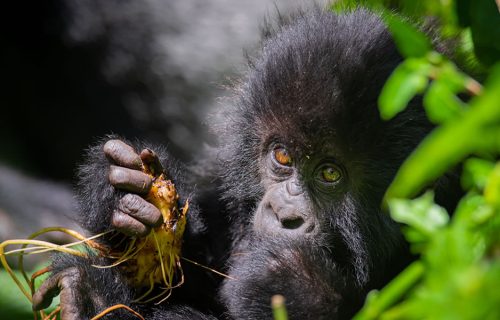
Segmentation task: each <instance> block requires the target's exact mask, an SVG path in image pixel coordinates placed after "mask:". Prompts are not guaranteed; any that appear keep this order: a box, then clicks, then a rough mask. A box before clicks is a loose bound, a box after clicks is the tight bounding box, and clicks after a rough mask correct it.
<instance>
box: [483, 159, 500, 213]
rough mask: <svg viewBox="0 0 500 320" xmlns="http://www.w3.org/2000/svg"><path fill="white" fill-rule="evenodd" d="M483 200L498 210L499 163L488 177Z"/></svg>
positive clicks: (499, 198) (499, 205) (499, 197)
mask: <svg viewBox="0 0 500 320" xmlns="http://www.w3.org/2000/svg"><path fill="white" fill-rule="evenodd" d="M484 198H485V199H486V201H487V202H488V203H489V204H491V205H492V206H494V207H496V208H500V162H499V163H497V165H496V166H495V168H494V169H493V170H492V172H491V174H490V175H489V177H488V183H487V184H486V186H485V188H484Z"/></svg>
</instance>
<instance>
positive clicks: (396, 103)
mask: <svg viewBox="0 0 500 320" xmlns="http://www.w3.org/2000/svg"><path fill="white" fill-rule="evenodd" d="M431 67H432V66H431V65H430V64H429V63H428V62H427V60H425V59H417V58H413V59H412V58H409V59H407V60H405V61H404V62H403V63H401V64H400V65H399V66H398V67H397V68H396V69H395V70H394V72H393V73H392V75H391V76H390V78H389V79H388V80H387V82H386V83H385V85H384V87H383V89H382V92H381V93H380V96H379V100H378V103H379V106H380V115H381V117H382V119H384V120H388V119H391V118H393V117H394V116H396V115H397V114H398V113H399V112H401V111H402V110H404V108H405V107H406V105H407V104H408V102H410V100H411V99H412V98H413V97H414V96H415V95H416V94H418V93H422V92H423V91H424V90H425V88H426V87H427V83H428V74H429V72H430V70H431Z"/></svg>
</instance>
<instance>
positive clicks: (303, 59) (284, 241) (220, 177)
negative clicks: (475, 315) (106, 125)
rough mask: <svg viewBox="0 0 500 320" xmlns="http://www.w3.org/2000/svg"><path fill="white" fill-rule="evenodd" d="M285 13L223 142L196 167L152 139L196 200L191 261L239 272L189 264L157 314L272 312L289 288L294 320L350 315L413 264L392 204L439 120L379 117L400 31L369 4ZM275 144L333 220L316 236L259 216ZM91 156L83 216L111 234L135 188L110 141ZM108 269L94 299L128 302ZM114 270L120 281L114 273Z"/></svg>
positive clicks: (91, 275) (254, 66)
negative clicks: (127, 187)
mask: <svg viewBox="0 0 500 320" xmlns="http://www.w3.org/2000/svg"><path fill="white" fill-rule="evenodd" d="M282 21H285V22H286V23H283V24H282V25H281V26H279V27H278V28H277V29H276V30H275V31H273V32H271V31H267V32H264V34H266V36H269V37H268V38H267V39H266V40H264V42H263V46H262V50H261V52H260V55H259V56H258V57H256V58H253V59H252V62H251V63H250V67H249V70H248V73H247V75H246V78H245V80H244V81H243V82H242V83H241V84H240V85H239V86H237V87H236V89H235V96H234V100H233V101H232V103H231V104H227V106H225V107H224V108H223V110H222V111H221V112H220V114H221V115H220V116H219V117H218V118H217V117H216V119H218V121H217V123H215V125H214V127H215V128H216V129H215V132H216V135H217V136H218V137H219V138H220V143H219V145H218V146H216V147H213V148H210V149H208V151H207V153H206V154H205V155H203V156H200V157H199V159H201V160H200V161H198V162H197V163H196V164H195V165H193V166H191V167H189V168H181V167H179V166H178V164H176V162H175V161H173V160H172V159H171V158H170V157H169V156H168V155H167V153H166V152H164V150H163V149H162V148H158V147H153V146H148V147H150V148H151V149H153V150H155V151H156V152H157V153H158V154H159V155H160V157H161V159H162V163H163V164H164V166H165V167H166V168H168V171H169V173H170V175H171V176H172V177H173V178H174V181H175V182H176V184H177V186H178V187H179V192H180V194H181V195H182V196H184V197H185V198H186V197H188V198H190V201H191V208H192V209H191V211H190V212H189V223H190V226H191V227H190V229H189V230H188V231H187V233H186V235H185V242H184V249H183V250H184V252H183V256H185V257H187V258H189V259H192V260H195V261H197V262H200V263H203V264H205V265H208V266H212V267H214V268H216V269H218V270H221V271H225V272H227V273H228V274H229V275H230V276H232V277H234V278H236V280H231V279H225V280H224V281H221V278H219V277H218V276H216V275H214V274H212V273H210V272H208V271H205V270H202V269H199V268H197V267H195V266H192V265H190V264H188V263H187V262H185V261H183V266H184V272H185V275H186V284H185V285H184V286H182V287H181V288H179V289H175V290H174V292H173V295H172V297H171V298H170V299H169V300H168V301H166V302H165V303H164V304H162V305H160V306H151V307H149V306H136V307H137V308H138V309H140V310H141V312H142V313H143V314H144V315H146V316H148V317H151V318H152V319H153V318H154V319H167V318H170V317H175V318H183V317H184V318H196V317H201V318H203V317H205V316H206V317H210V315H213V316H215V317H220V318H238V319H266V318H271V310H270V298H271V296H272V295H274V294H282V295H283V296H285V298H286V301H287V308H288V311H289V315H290V318H291V319H335V318H347V317H350V316H352V314H353V313H354V311H355V310H357V309H358V308H359V307H360V306H361V304H362V302H363V299H364V295H365V294H366V292H367V291H368V290H369V289H372V288H375V287H380V286H381V285H382V284H384V283H385V282H386V281H387V280H388V279H390V278H391V277H392V276H393V275H394V274H395V273H396V272H398V271H400V270H401V269H402V267H403V266H404V265H405V264H406V263H408V261H409V260H410V255H409V254H408V252H407V247H406V244H405V242H404V240H403V238H402V236H401V234H400V232H399V228H398V226H397V225H396V224H395V223H394V222H393V221H391V220H390V219H389V218H388V216H387V215H385V214H383V213H382V212H381V210H380V202H381V199H382V196H383V193H384V191H385V189H386V188H387V186H388V185H389V183H390V181H391V179H392V178H393V176H394V174H395V172H396V170H397V168H398V166H399V165H400V164H401V162H402V161H403V160H404V158H405V157H406V156H407V155H408V154H409V152H410V151H411V150H412V149H413V148H414V147H415V146H416V145H417V143H418V142H419V141H420V140H421V139H422V137H423V136H424V135H425V134H426V133H427V132H428V131H429V130H430V129H431V126H430V124H429V123H428V122H427V121H426V119H425V116H424V114H423V111H422V109H421V106H420V101H419V100H418V99H415V100H414V101H412V103H411V104H410V106H409V108H408V109H407V110H406V111H405V112H403V113H401V114H400V115H399V116H397V117H396V118H395V119H393V120H391V121H388V122H384V121H382V120H380V118H379V115H378V110H377V98H378V95H379V93H380V90H381V88H382V85H383V84H384V82H385V80H386V79H387V78H388V76H389V75H390V73H391V72H392V70H394V68H395V67H396V66H397V65H398V63H399V62H401V60H402V58H401V57H400V55H399V54H398V52H397V49H396V47H395V45H394V43H393V41H392V39H391V36H390V34H389V33H388V31H387V30H386V28H385V27H384V25H383V23H382V22H381V20H380V19H379V18H378V17H377V16H376V15H374V14H372V13H369V12H366V11H363V10H357V11H354V12H352V13H346V14H342V15H336V14H333V13H331V12H321V11H319V10H314V11H313V12H311V13H308V14H305V13H304V14H299V15H298V16H297V17H294V18H293V19H291V20H289V19H282ZM108 138H109V137H108ZM274 141H278V142H280V143H283V144H286V145H287V147H288V148H289V150H290V151H291V153H292V155H293V157H294V159H297V161H296V163H295V164H294V165H295V167H296V168H297V172H298V176H299V178H298V179H299V180H300V182H301V184H302V185H303V186H304V189H305V193H306V199H307V207H308V208H311V211H312V212H314V214H315V216H316V217H317V218H318V221H319V227H318V228H319V229H320V232H318V234H316V235H315V236H314V238H305V237H304V238H301V237H297V238H291V237H280V236H266V235H260V234H258V233H256V232H254V228H253V225H252V223H253V219H254V212H255V211H256V208H257V207H258V205H259V202H260V201H261V199H262V198H263V195H264V194H265V192H266V185H267V182H266V181H267V180H266V179H268V177H267V176H266V173H265V171H266V166H265V161H264V159H265V158H266V157H267V154H268V151H269V149H268V148H269V145H270V143H272V142H274ZM133 145H134V146H135V148H136V150H140V149H141V148H142V147H144V146H145V145H144V144H133ZM325 154H326V155H328V156H331V154H334V157H335V161H338V162H339V163H340V164H341V165H342V167H343V168H344V176H343V180H342V183H341V184H339V185H338V187H336V189H335V191H334V192H332V193H329V194H325V193H321V192H317V190H316V189H315V186H314V181H312V180H311V178H310V171H311V170H312V169H311V168H310V167H311V166H312V164H311V163H313V162H314V161H315V160H314V159H316V158H318V157H322V156H324V155H325ZM87 158H88V160H87V162H86V164H85V165H83V166H82V167H81V168H80V175H79V176H80V182H79V189H80V190H81V191H80V203H81V206H82V215H83V216H82V224H83V225H84V226H85V227H86V228H87V229H88V230H90V231H91V232H92V233H97V232H102V231H104V230H107V229H108V228H109V226H110V221H109V220H110V213H111V210H112V209H113V208H114V207H115V206H116V201H117V199H119V197H121V196H122V195H123V194H122V193H120V192H118V191H116V190H114V189H113V188H112V187H111V186H110V185H109V183H108V182H107V178H106V176H107V170H108V163H107V161H106V159H105V158H104V156H103V153H102V143H101V144H99V145H98V146H97V147H93V148H91V149H90V150H89V151H88V157H87ZM181 173H187V174H186V175H185V176H182V175H181ZM187 186H194V189H190V187H187ZM193 190H194V191H193ZM182 201H184V200H182ZM59 261H60V260H55V264H56V265H57V264H58V263H60V262H59ZM72 263H76V264H77V265H80V266H84V265H85V264H84V263H80V262H77V261H75V262H72ZM64 266H65V264H63V265H62V267H61V266H59V267H58V268H59V269H60V268H63V267H64ZM106 270H109V271H103V270H98V271H97V270H93V269H92V268H88V267H85V268H84V271H85V273H86V274H87V276H88V278H87V279H86V280H85V281H87V284H86V287H85V288H83V287H82V289H81V291H82V292H81V294H82V297H83V298H84V299H85V297H87V296H86V295H87V294H89V293H92V295H99V296H101V298H102V299H104V300H105V301H106V302H107V304H109V305H112V304H114V303H117V302H121V303H123V301H124V300H123V299H122V300H120V299H118V300H117V299H116V295H117V294H119V293H121V292H122V291H125V292H128V291H127V289H124V288H123V285H117V286H116V287H113V286H107V288H102V284H100V283H98V282H102V281H108V282H111V283H120V281H121V280H120V275H119V274H117V272H116V271H114V270H113V269H106ZM106 272H109V274H108V275H106V277H111V279H105V280H103V276H102V275H101V273H106ZM115 290H116V291H115ZM217 291H218V292H219V293H218V294H217ZM128 294H129V293H127V294H126V295H125V296H128ZM84 301H85V302H92V301H87V300H84ZM125 301H127V300H126V299H125ZM132 305H133V304H132ZM194 310H198V311H194ZM92 311H95V310H92ZM88 312H89V313H88V314H86V315H87V316H89V317H90V316H92V315H93V314H92V312H91V311H90V309H89V311H88ZM198 312H201V313H198ZM202 313H203V314H206V315H203V314H202ZM174 315H175V316H174Z"/></svg>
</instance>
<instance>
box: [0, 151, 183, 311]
mask: <svg viewBox="0 0 500 320" xmlns="http://www.w3.org/2000/svg"><path fill="white" fill-rule="evenodd" d="M141 159H142V160H143V172H144V173H146V174H148V175H149V176H150V177H151V178H152V180H153V183H152V187H151V190H150V191H149V193H148V194H147V196H146V197H145V198H146V200H148V201H149V202H151V203H152V204H154V205H155V206H156V207H157V208H158V209H159V210H160V212H161V215H162V219H163V223H162V224H161V225H160V226H159V227H156V228H154V229H153V230H152V231H151V232H150V234H148V235H147V236H145V237H140V238H139V237H137V238H136V237H128V238H125V241H126V243H125V244H124V245H122V246H121V248H122V249H116V248H108V247H105V246H103V245H102V244H99V243H98V242H96V241H94V239H96V238H99V237H102V236H103V235H105V234H108V233H110V232H114V231H108V232H104V233H101V234H97V235H94V236H92V237H85V236H83V235H81V234H80V233H78V232H76V231H73V230H70V229H66V228H62V227H51V228H45V229H42V230H40V231H38V232H36V233H34V234H32V235H31V236H30V237H29V238H27V239H17V240H7V241H4V242H2V243H1V244H0V262H1V263H2V265H3V267H4V268H5V270H6V271H7V272H8V273H9V275H10V276H11V277H12V279H13V280H14V282H15V283H16V284H17V286H18V287H19V288H20V290H21V292H22V293H23V294H24V295H25V296H26V298H27V299H28V300H29V301H30V302H32V295H33V293H34V290H35V289H34V280H35V278H37V277H38V276H40V275H42V274H44V273H46V272H49V271H50V268H44V269H42V270H39V271H37V272H35V273H34V274H33V275H32V277H31V278H30V277H28V275H27V274H26V272H25V271H24V265H23V257H24V256H25V255H31V254H38V253H43V252H49V251H58V252H63V253H67V254H72V255H77V256H81V257H87V255H88V253H87V252H88V250H77V249H75V248H73V247H75V246H78V245H83V246H86V247H87V248H90V249H91V250H92V251H94V252H97V254H99V255H100V256H103V257H107V258H110V259H113V260H114V262H113V263H112V264H110V265H108V266H95V267H96V268H112V267H117V268H120V270H121V272H123V274H124V275H125V277H126V279H127V280H128V282H129V284H130V285H131V286H133V287H134V288H136V291H137V292H139V293H140V294H139V296H138V297H136V299H135V302H139V303H149V302H156V303H161V302H163V301H164V300H166V299H167V298H168V297H169V296H170V294H171V293H172V289H173V288H175V287H178V286H180V285H182V283H183V281H184V275H183V273H182V267H181V263H180V259H181V248H182V237H183V234H184V230H185V226H186V214H187V211H188V202H187V201H186V203H185V204H184V206H183V207H182V208H179V206H178V202H179V195H178V194H177V190H176V189H175V185H174V184H173V183H172V181H171V180H169V179H168V178H167V176H166V173H165V171H164V170H163V168H162V167H161V165H160V163H159V161H158V159H157V157H156V156H155V155H154V153H153V152H152V151H150V150H148V149H145V150H143V152H141ZM49 232H63V233H66V234H68V235H70V236H72V237H73V238H75V239H76V240H77V241H75V242H72V243H68V244H65V245H57V244H54V243H51V242H47V241H41V240H36V239H35V238H36V237H38V236H40V235H42V234H45V233H49ZM10 245H20V246H21V247H20V248H18V249H14V250H11V251H5V248H6V247H7V246H10ZM9 255H18V256H19V257H18V259H19V263H18V265H19V269H20V270H21V274H22V276H23V278H24V281H25V283H23V282H22V281H21V280H20V279H19V278H18V277H17V276H16V275H15V273H14V272H13V270H12V268H11V267H10V266H9V264H8V262H7V259H6V257H7V256H9ZM116 309H125V310H128V311H129V312H131V313H132V314H134V315H135V316H137V317H138V318H140V319H143V318H142V316H141V315H140V314H138V313H137V312H135V311H134V310H132V309H131V308H130V307H128V306H125V305H122V304H118V305H114V306H110V307H109V308H107V309H105V310H104V311H102V312H101V313H99V314H98V315H96V316H95V317H94V318H93V319H95V320H96V319H100V318H102V317H103V316H105V315H107V314H109V313H110V312H113V311H114V310H116ZM59 311H60V308H59V307H57V308H56V309H55V310H54V311H52V312H51V313H50V314H45V312H43V311H40V317H41V318H42V319H56V318H57V314H58V312H59ZM35 318H37V314H36V313H35Z"/></svg>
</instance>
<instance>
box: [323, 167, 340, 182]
mask: <svg viewBox="0 0 500 320" xmlns="http://www.w3.org/2000/svg"><path fill="white" fill-rule="evenodd" d="M340 177H341V172H340V170H339V169H338V168H337V167H335V166H331V165H330V166H327V167H324V168H323V169H322V170H321V178H322V179H323V180H324V181H325V182H328V183H333V182H337V181H338V180H339V179H340Z"/></svg>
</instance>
